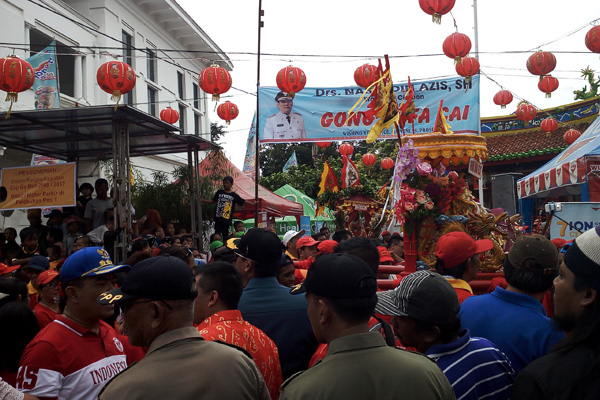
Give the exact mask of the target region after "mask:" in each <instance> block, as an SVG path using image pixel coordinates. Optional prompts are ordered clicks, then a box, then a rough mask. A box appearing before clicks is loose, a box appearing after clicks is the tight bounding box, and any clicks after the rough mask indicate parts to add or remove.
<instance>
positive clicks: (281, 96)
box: [275, 92, 293, 101]
mask: <svg viewBox="0 0 600 400" xmlns="http://www.w3.org/2000/svg"><path fill="white" fill-rule="evenodd" d="M279 100H293V98H292V97H291V96H290V95H289V94H288V93H286V92H279V93H277V94H276V95H275V101H279Z"/></svg>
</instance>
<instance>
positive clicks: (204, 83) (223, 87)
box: [198, 64, 233, 101]
mask: <svg viewBox="0 0 600 400" xmlns="http://www.w3.org/2000/svg"><path fill="white" fill-rule="evenodd" d="M232 83H233V82H232V80H231V75H230V74H229V72H228V71H227V70H226V69H225V68H223V67H219V66H218V65H216V64H213V65H211V66H210V67H208V68H204V69H203V70H202V72H201V73H200V76H199V77H198V84H199V85H200V88H201V89H202V90H204V92H205V93H210V94H212V99H213V101H219V99H220V98H221V95H222V94H223V93H227V91H228V90H229V89H231V84H232Z"/></svg>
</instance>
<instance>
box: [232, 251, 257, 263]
mask: <svg viewBox="0 0 600 400" xmlns="http://www.w3.org/2000/svg"><path fill="white" fill-rule="evenodd" d="M233 254H235V256H236V257H241V258H243V259H244V260H248V261H252V262H253V263H256V261H254V260H253V259H251V258H248V257H246V256H243V255H241V254H240V253H237V252H234V253H233ZM236 260H237V259H236Z"/></svg>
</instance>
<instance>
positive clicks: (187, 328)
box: [98, 255, 270, 400]
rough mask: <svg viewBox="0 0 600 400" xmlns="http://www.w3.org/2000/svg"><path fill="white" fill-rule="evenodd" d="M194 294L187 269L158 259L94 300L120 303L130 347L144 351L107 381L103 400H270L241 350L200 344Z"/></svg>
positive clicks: (165, 258) (138, 266) (175, 260)
mask: <svg viewBox="0 0 600 400" xmlns="http://www.w3.org/2000/svg"><path fill="white" fill-rule="evenodd" d="M197 295H198V291H197V289H196V282H195V280H194V275H193V274H192V272H191V270H190V267H189V266H188V264H186V263H185V262H184V261H182V260H181V259H179V258H177V257H173V256H169V255H161V256H158V257H153V258H148V259H146V260H143V261H140V262H139V263H137V264H136V265H135V268H133V269H132V270H131V272H130V273H129V275H127V277H126V278H125V280H124V281H123V285H122V286H121V287H120V288H118V289H115V290H111V291H110V292H106V293H103V294H102V295H100V297H99V298H98V303H100V304H118V305H119V307H120V308H121V312H122V313H123V317H124V319H125V328H126V329H127V332H128V335H129V342H130V343H131V344H133V345H136V346H143V347H147V348H148V352H147V353H146V356H145V357H144V358H143V359H142V360H141V361H140V362H138V363H137V364H134V365H132V366H130V367H129V368H127V369H126V370H125V371H123V372H122V373H120V374H119V375H117V376H116V377H114V378H113V379H112V380H110V381H109V382H108V383H107V384H106V386H105V387H104V389H102V391H101V392H100V394H99V395H98V398H99V399H100V400H103V399H140V400H141V399H172V398H177V399H189V400H197V399H199V398H205V399H218V398H222V399H264V400H270V397H269V391H268V390H267V387H266V385H265V381H264V380H263V378H262V375H261V374H260V372H259V370H258V368H257V367H256V364H255V363H254V362H253V361H252V359H251V358H249V357H248V356H247V355H246V354H244V353H243V352H242V350H241V349H239V348H234V347H232V346H228V345H225V344H222V343H218V342H210V341H205V340H204V339H202V337H201V336H200V334H199V333H198V330H196V328H194V326H193V323H192V319H193V313H194V299H195V298H196V296H197Z"/></svg>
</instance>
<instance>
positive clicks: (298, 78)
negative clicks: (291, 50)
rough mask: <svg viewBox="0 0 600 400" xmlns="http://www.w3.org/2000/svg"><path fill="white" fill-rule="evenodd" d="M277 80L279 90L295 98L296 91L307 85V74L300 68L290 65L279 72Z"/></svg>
mask: <svg viewBox="0 0 600 400" xmlns="http://www.w3.org/2000/svg"><path fill="white" fill-rule="evenodd" d="M275 81H276V82H277V87H278V88H279V90H281V91H282V92H284V93H287V94H288V96H290V97H292V98H293V97H294V95H295V94H296V93H298V92H299V91H301V90H302V89H304V86H306V75H305V74H304V71H302V70H301V69H300V68H298V67H293V66H291V65H290V66H288V67H285V68H283V69H281V70H280V71H279V72H278V73H277V76H276V78H275Z"/></svg>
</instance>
